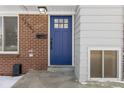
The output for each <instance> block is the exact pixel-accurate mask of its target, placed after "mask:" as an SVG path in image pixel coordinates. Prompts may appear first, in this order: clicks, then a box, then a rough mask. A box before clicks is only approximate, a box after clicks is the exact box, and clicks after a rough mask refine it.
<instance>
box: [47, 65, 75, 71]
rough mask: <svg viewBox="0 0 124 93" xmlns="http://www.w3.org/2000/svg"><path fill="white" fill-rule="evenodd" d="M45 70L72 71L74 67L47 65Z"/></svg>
mask: <svg viewBox="0 0 124 93" xmlns="http://www.w3.org/2000/svg"><path fill="white" fill-rule="evenodd" d="M47 71H50V72H66V71H67V72H69V71H70V72H74V67H72V66H65V67H64V66H50V67H48V69H47Z"/></svg>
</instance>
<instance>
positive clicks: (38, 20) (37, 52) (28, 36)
mask: <svg viewBox="0 0 124 93" xmlns="http://www.w3.org/2000/svg"><path fill="white" fill-rule="evenodd" d="M25 20H26V21H27V22H28V24H27V23H26V24H25ZM28 25H30V26H28ZM37 33H42V34H46V35H47V34H48V16H47V15H38V14H20V15H19V54H0V75H12V67H13V65H14V64H18V63H19V64H22V72H23V73H26V72H28V71H29V70H31V69H34V70H46V69H47V64H48V39H47V38H46V39H37V38H36V34H37ZM30 52H32V53H33V57H29V53H30Z"/></svg>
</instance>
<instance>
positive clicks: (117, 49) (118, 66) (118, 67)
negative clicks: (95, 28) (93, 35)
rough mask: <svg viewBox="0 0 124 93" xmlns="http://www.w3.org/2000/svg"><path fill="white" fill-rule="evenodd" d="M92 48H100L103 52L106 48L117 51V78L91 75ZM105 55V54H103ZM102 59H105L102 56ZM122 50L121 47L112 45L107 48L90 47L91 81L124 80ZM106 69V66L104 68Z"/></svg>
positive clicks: (89, 78)
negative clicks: (123, 74) (123, 77)
mask: <svg viewBox="0 0 124 93" xmlns="http://www.w3.org/2000/svg"><path fill="white" fill-rule="evenodd" d="M92 50H100V51H102V53H104V51H106V50H108V51H109V50H110V51H112V50H113V51H117V60H118V62H117V75H118V76H117V78H91V77H90V51H92ZM102 56H104V55H102ZM102 60H104V59H103V58H102ZM122 64H123V63H122V50H121V48H118V47H111V48H107V47H104V48H101V47H100V48H98V47H92V48H88V80H89V81H92V80H93V81H101V80H102V81H115V80H119V81H120V80H122ZM103 69H104V68H103Z"/></svg>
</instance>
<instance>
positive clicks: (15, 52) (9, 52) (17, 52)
mask: <svg viewBox="0 0 124 93" xmlns="http://www.w3.org/2000/svg"><path fill="white" fill-rule="evenodd" d="M0 17H2V51H0V54H19V16H18V15H0ZM4 17H17V51H4Z"/></svg>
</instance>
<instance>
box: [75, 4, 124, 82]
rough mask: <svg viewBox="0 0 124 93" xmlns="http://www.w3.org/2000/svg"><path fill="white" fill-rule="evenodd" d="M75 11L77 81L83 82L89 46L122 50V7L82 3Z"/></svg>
mask: <svg viewBox="0 0 124 93" xmlns="http://www.w3.org/2000/svg"><path fill="white" fill-rule="evenodd" d="M76 13H78V15H77V14H76V16H77V18H76V22H77V21H78V22H77V25H79V27H78V28H77V29H78V31H77V33H78V34H77V33H76V31H75V33H76V34H77V35H75V36H76V37H75V38H79V45H80V55H79V54H78V55H79V56H80V58H79V59H80V61H79V62H78V64H79V66H80V68H78V69H79V81H80V82H83V81H87V80H88V48H89V47H108V48H110V47H117V48H120V49H121V50H122V47H123V21H124V20H123V7H122V6H104V5H103V6H102V5H101V6H97V5H96V6H95V5H90V6H85V5H84V6H78V9H77V12H76ZM77 19H79V20H77ZM75 25H76V24H75ZM76 27H77V26H76ZM75 29H76V28H75ZM77 36H78V37H77ZM121 58H122V55H121Z"/></svg>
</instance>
